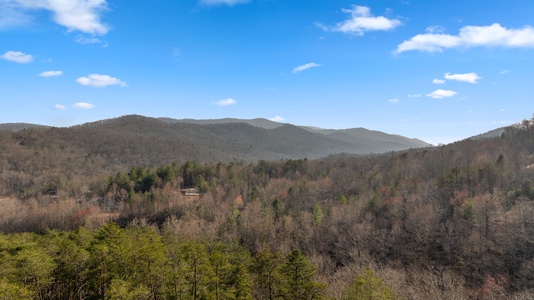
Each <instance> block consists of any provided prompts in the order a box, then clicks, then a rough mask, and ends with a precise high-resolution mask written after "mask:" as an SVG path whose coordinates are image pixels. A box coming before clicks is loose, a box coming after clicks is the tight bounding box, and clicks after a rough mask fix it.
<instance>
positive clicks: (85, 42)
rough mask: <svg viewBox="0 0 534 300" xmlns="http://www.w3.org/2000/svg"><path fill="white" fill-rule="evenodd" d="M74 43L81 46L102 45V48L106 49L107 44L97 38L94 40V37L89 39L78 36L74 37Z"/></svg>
mask: <svg viewBox="0 0 534 300" xmlns="http://www.w3.org/2000/svg"><path fill="white" fill-rule="evenodd" d="M76 42H77V43H78V44H82V45H96V44H102V45H103V47H106V46H107V45H108V44H107V43H106V42H104V41H102V40H101V39H99V38H96V37H94V36H90V37H87V36H83V35H78V36H77V37H76Z"/></svg>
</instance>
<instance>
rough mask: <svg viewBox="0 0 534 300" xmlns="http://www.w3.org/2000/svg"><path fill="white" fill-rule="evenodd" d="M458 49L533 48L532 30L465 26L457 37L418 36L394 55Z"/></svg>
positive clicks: (429, 34)
mask: <svg viewBox="0 0 534 300" xmlns="http://www.w3.org/2000/svg"><path fill="white" fill-rule="evenodd" d="M458 47H463V48H472V47H506V48H533V47H534V28H532V27H530V26H525V27H523V28H520V29H508V28H506V27H503V26H501V25H500V24H498V23H495V24H492V25H490V26H465V27H462V28H461V29H460V32H459V34H458V35H450V34H443V33H425V34H418V35H416V36H414V37H412V38H411V39H409V40H407V41H404V42H403V43H401V44H400V45H398V46H397V49H396V50H395V51H394V53H395V54H399V53H402V52H405V51H411V50H417V51H425V52H442V51H443V49H447V48H458Z"/></svg>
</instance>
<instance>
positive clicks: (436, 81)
mask: <svg viewBox="0 0 534 300" xmlns="http://www.w3.org/2000/svg"><path fill="white" fill-rule="evenodd" d="M432 83H433V84H444V83H445V80H443V79H434V80H432Z"/></svg>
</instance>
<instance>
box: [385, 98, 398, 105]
mask: <svg viewBox="0 0 534 300" xmlns="http://www.w3.org/2000/svg"><path fill="white" fill-rule="evenodd" d="M388 102H389V103H392V104H397V103H399V99H396V98H394V99H388Z"/></svg>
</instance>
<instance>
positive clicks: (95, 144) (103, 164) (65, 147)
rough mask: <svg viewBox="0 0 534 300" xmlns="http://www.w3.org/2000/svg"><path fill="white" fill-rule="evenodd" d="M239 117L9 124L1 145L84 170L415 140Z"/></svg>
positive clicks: (17, 165)
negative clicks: (10, 128) (26, 126)
mask: <svg viewBox="0 0 534 300" xmlns="http://www.w3.org/2000/svg"><path fill="white" fill-rule="evenodd" d="M238 121H239V120H237V119H224V120H223V121H222V123H220V122H221V121H220V120H217V121H215V120H208V121H206V122H207V124H194V123H189V122H185V121H173V120H170V119H164V120H162V119H156V118H148V117H143V116H137V115H130V116H124V117H120V118H115V119H108V120H101V121H97V122H91V123H86V124H83V125H79V126H73V127H69V128H46V127H39V128H33V129H27V130H24V131H19V132H17V133H16V134H15V133H11V132H8V131H3V132H1V133H2V136H1V137H0V147H3V149H5V151H4V152H3V153H2V155H0V156H1V157H0V158H1V159H4V162H9V163H8V164H11V166H8V165H6V168H8V169H9V168H10V169H14V170H15V169H23V170H26V172H27V173H28V174H33V173H32V172H38V171H39V170H43V169H50V170H52V169H56V168H57V165H62V164H63V165H64V167H67V168H70V169H72V172H75V173H76V174H78V173H84V172H88V173H91V172H93V171H94V170H97V169H102V170H109V171H114V170H117V169H120V168H123V167H131V166H133V165H143V166H150V165H160V164H163V163H170V162H175V161H177V162H184V161H187V160H197V161H205V162H208V161H241V160H243V161H251V162H253V161H258V160H279V159H302V158H308V159H315V158H321V157H325V156H328V155H331V154H337V153H353V154H365V153H378V152H384V151H391V150H401V149H408V148H413V147H414V145H413V144H409V143H407V144H402V143H400V142H398V141H409V140H408V139H405V138H402V137H398V136H391V135H386V134H383V133H379V132H371V131H365V130H364V131H362V132H360V131H361V130H356V129H353V130H344V131H332V132H330V133H328V132H327V131H325V132H326V133H328V134H325V132H322V133H318V132H313V131H310V130H305V129H303V128H300V127H297V126H293V125H289V124H285V125H283V124H279V123H275V122H271V121H268V120H265V119H254V120H248V121H247V120H245V121H247V122H238ZM198 123H202V122H200V121H199V122H198ZM249 123H250V124H249ZM252 124H254V125H252ZM274 126H276V127H275V128H271V129H266V128H265V127H274ZM391 137H395V138H396V140H394V141H392V139H391ZM425 145H426V144H425ZM32 168H34V169H35V170H32ZM91 170H93V171H91Z"/></svg>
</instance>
